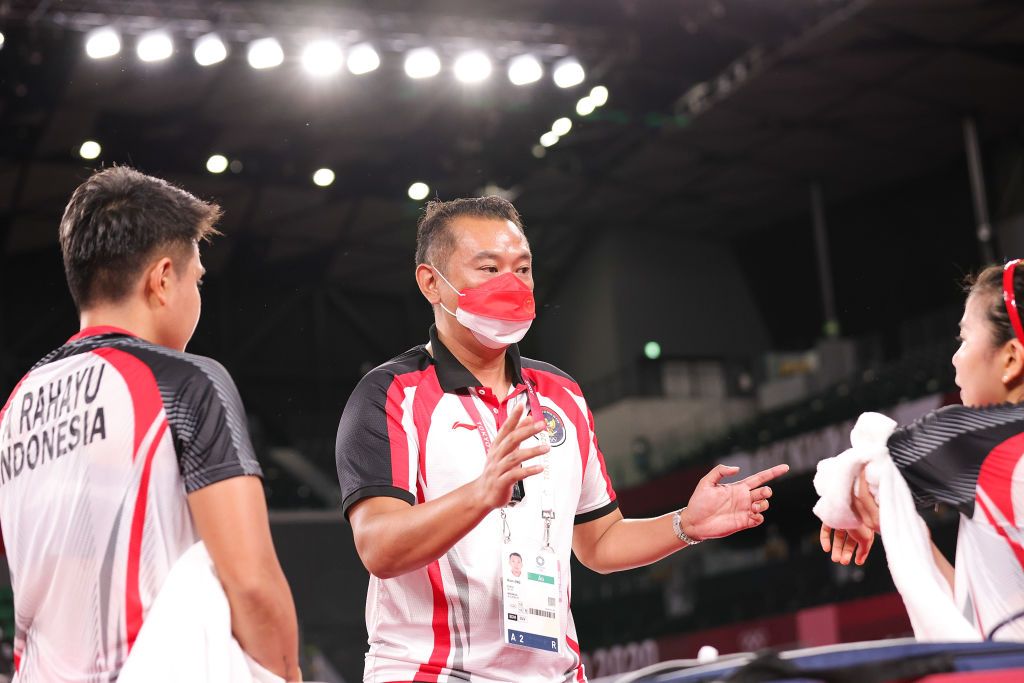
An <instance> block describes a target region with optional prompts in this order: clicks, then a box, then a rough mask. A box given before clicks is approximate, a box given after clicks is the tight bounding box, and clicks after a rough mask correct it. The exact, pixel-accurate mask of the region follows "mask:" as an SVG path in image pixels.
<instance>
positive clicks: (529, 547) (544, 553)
mask: <svg viewBox="0 0 1024 683" xmlns="http://www.w3.org/2000/svg"><path fill="white" fill-rule="evenodd" d="M501 565H502V579H501V585H502V605H503V608H504V609H503V610H502V614H503V616H502V622H503V629H502V630H503V631H504V638H505V644H506V645H507V646H510V647H519V648H527V649H530V650H540V651H542V652H552V653H555V654H557V653H558V651H559V643H560V642H561V640H562V625H561V613H562V610H561V605H560V600H561V594H562V580H561V570H560V567H559V562H558V557H557V556H556V555H555V553H553V552H552V551H551V549H549V548H544V547H543V546H542V545H541V544H540V543H515V542H512V543H506V544H504V545H503V546H502V558H501Z"/></svg>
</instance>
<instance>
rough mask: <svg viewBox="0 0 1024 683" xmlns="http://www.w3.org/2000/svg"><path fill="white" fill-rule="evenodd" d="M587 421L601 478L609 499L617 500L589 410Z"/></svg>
mask: <svg viewBox="0 0 1024 683" xmlns="http://www.w3.org/2000/svg"><path fill="white" fill-rule="evenodd" d="M587 419H588V420H589V422H590V433H591V434H593V437H592V438H593V440H594V450H595V451H597V462H598V464H599V465H600V466H601V476H602V477H604V485H605V487H606V488H607V489H608V498H609V499H611V500H615V489H614V488H612V479H611V477H609V476H608V467H607V465H605V462H604V455H602V454H601V447H600V446H598V445H597V427H596V425H595V424H594V413H592V412H591V411H590V408H587Z"/></svg>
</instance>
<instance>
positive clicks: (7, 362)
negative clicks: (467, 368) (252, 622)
mask: <svg viewBox="0 0 1024 683" xmlns="http://www.w3.org/2000/svg"><path fill="white" fill-rule="evenodd" d="M0 32H2V33H0V390H2V391H0V393H2V394H3V396H4V397H6V396H7V394H8V393H10V391H11V390H12V389H13V387H14V385H15V384H16V382H17V381H18V379H19V378H20V377H21V376H22V375H23V374H24V373H25V372H26V370H27V369H28V368H29V367H31V366H32V364H33V363H35V361H36V360H38V359H39V358H40V357H42V356H43V355H44V354H45V353H46V352H48V351H49V350H51V349H52V348H55V347H57V346H59V345H61V344H62V343H63V342H64V340H66V339H67V338H68V337H69V336H71V335H72V334H73V333H74V332H76V331H77V329H78V324H77V315H76V312H75V309H74V306H73V304H72V301H71V298H70V296H69V295H68V293H67V287H66V283H65V280H64V273H63V269H62V265H61V256H60V251H59V248H58V245H57V226H58V223H59V220H60V217H61V213H62V210H63V207H64V205H65V203H66V202H67V199H68V197H69V196H70V194H71V192H72V191H73V190H74V188H75V187H76V186H77V185H78V184H79V183H80V182H81V181H82V180H84V179H85V178H86V177H87V176H88V175H89V174H90V172H91V171H93V170H94V169H99V168H103V167H109V166H111V165H115V164H124V165H131V166H134V167H136V168H138V169H140V170H141V171H143V172H145V173H151V174H154V175H157V176H160V177H164V178H167V179H168V180H171V181H173V182H175V183H178V184H180V185H181V186H183V187H184V188H186V189H188V190H189V191H190V192H192V193H194V194H196V195H197V196H199V197H201V198H204V199H211V200H214V201H216V202H218V203H219V204H220V205H221V206H223V208H224V211H225V213H224V218H223V221H222V223H221V226H220V227H221V230H222V231H223V233H224V236H223V237H222V238H219V239H216V240H215V241H214V242H213V243H212V244H211V245H209V246H207V247H205V248H204V251H203V260H204V263H205V265H206V267H207V269H208V271H209V272H208V275H207V276H206V279H205V285H204V289H203V313H202V319H201V321H200V323H199V327H198V330H197V332H196V335H195V337H194V338H193V341H192V343H191V345H190V347H189V350H190V351H192V352H195V353H199V354H203V355H209V356H212V357H214V358H216V359H218V360H219V361H221V362H222V363H223V364H224V365H225V366H226V367H227V369H228V370H229V371H230V372H231V374H232V376H233V377H234V378H235V380H236V382H237V384H238V386H239V389H240V392H241V395H242V397H243V399H244V402H245V405H246V410H247V412H248V415H249V423H250V428H251V431H252V434H253V438H254V442H255V443H256V446H257V450H258V455H259V457H260V460H261V462H262V465H263V468H264V472H265V475H266V476H265V488H266V495H267V501H268V503H269V506H270V508H271V522H272V526H273V532H274V537H275V542H276V544H277V551H278V554H279V555H280V558H281V562H282V564H283V566H284V569H285V572H286V574H287V576H288V578H289V581H290V584H291V587H292V590H293V591H294V595H295V600H296V605H297V608H298V614H299V621H300V630H301V638H302V657H303V670H304V672H305V674H306V676H307V678H310V679H313V680H323V681H332V682H335V683H337V682H339V681H348V682H350V683H351V682H352V681H358V680H361V677H362V660H363V654H364V652H365V648H366V630H365V626H364V622H363V610H364V603H365V596H366V590H365V589H366V585H367V573H366V570H365V569H364V568H363V566H362V564H361V563H360V561H359V558H358V557H357V556H356V553H355V549H354V546H353V542H352V533H351V529H350V527H349V526H348V525H347V523H345V522H344V521H343V520H342V517H341V513H340V509H339V502H340V501H339V495H340V494H339V491H338V483H337V477H336V472H335V464H334V443H335V434H336V430H337V425H338V419H339V416H340V414H341V411H342V408H343V406H344V404H345V401H346V399H347V398H348V395H349V393H350V392H351V390H352V388H353V387H354V386H355V384H356V382H357V381H358V380H359V379H360V377H361V376H362V375H363V374H364V373H366V372H367V371H368V370H369V369H371V368H373V367H375V366H376V365H378V364H380V363H382V362H384V361H386V360H387V359H389V358H391V357H392V356H394V355H397V354H398V353H400V352H402V351H404V350H406V349H407V348H409V347H412V346H414V345H416V344H419V343H422V342H424V341H425V340H426V334H427V329H428V327H429V325H430V322H431V319H432V318H431V311H430V308H429V306H428V305H427V304H426V303H425V302H424V301H423V299H422V297H421V295H420V294H419V292H418V290H417V288H416V285H415V282H414V279H413V252H414V243H415V231H416V221H417V218H418V216H419V215H420V212H421V210H422V207H423V205H424V203H425V201H426V200H428V199H430V198H435V197H436V198H441V199H452V198H456V197H463V196H478V195H484V194H498V195H502V196H504V197H506V198H508V199H511V200H512V201H513V202H514V203H515V205H516V207H517V208H518V210H519V211H520V213H521V214H522V216H523V219H524V221H525V224H526V231H527V236H528V237H529V239H530V243H531V247H532V250H533V254H534V259H535V270H536V275H535V277H536V281H537V300H538V303H539V308H538V320H537V323H536V325H535V326H534V328H533V331H532V333H531V334H530V335H529V336H528V337H527V338H526V340H525V341H524V342H523V344H522V349H523V353H524V354H525V355H528V356H531V357H535V358H541V359H544V360H546V361H550V362H552V363H555V364H557V365H558V366H560V367H562V368H563V369H565V370H566V371H568V372H570V373H572V374H573V376H574V377H575V378H576V379H577V380H578V382H579V383H580V385H581V386H582V387H583V389H584V391H585V392H586V395H587V396H588V400H589V402H590V404H591V407H592V409H593V411H594V416H595V419H596V423H597V430H598V435H599V438H600V440H601V446H602V450H603V452H604V454H605V457H606V459H607V465H608V470H609V473H610V475H611V477H612V480H613V481H614V482H615V486H616V490H617V493H618V496H619V501H620V505H621V508H622V510H623V511H624V513H625V514H626V515H627V516H632V517H636V516H649V515H654V514H661V513H665V512H668V511H670V510H673V509H677V508H678V507H680V506H681V505H683V504H685V503H686V500H687V498H688V496H689V494H690V492H691V491H692V490H693V486H694V485H695V483H696V481H697V479H698V478H699V477H700V476H702V475H703V474H704V473H705V472H706V471H707V470H708V469H709V468H710V467H711V466H712V465H713V464H715V463H717V462H725V463H729V464H736V465H740V466H742V467H743V468H744V470H745V471H753V470H755V469H759V468H762V467H766V466H768V465H772V464H777V463H782V462H786V463H789V464H790V465H791V467H792V472H791V473H790V474H789V475H787V476H786V477H785V478H783V479H781V480H780V481H779V482H777V484H775V485H774V489H775V497H774V498H773V500H772V509H771V511H770V512H769V514H768V515H767V517H768V521H767V522H766V524H765V525H764V526H762V527H759V528H757V529H754V530H752V531H748V532H745V533H741V534H737V535H736V536H733V537H731V538H728V539H725V540H720V541H714V542H708V543H704V544H703V545H701V547H700V548H693V549H691V550H689V551H687V552H683V553H679V554H677V555H675V556H672V557H670V558H669V559H666V560H664V561H661V562H658V563H656V564H654V565H652V566H651V567H649V568H645V569H639V570H634V571H629V572H624V573H618V574H611V575H607V576H600V575H597V574H594V573H591V572H589V571H588V570H586V569H584V568H583V567H581V566H574V568H573V592H572V603H573V612H574V615H575V619H576V624H577V627H578V630H579V635H580V638H581V643H582V647H583V650H584V653H585V661H586V662H587V667H588V668H587V672H588V676H589V677H590V678H591V680H596V679H599V678H603V677H615V676H616V675H618V674H623V673H626V672H629V671H634V670H637V669H640V668H642V667H645V666H648V665H651V664H654V663H657V662H662V661H667V660H673V659H690V658H694V657H696V655H697V652H698V649H699V648H700V647H701V646H703V645H711V646H714V647H715V648H717V649H718V650H719V651H720V652H721V653H722V654H726V653H733V652H757V651H760V650H763V649H765V648H773V649H776V650H792V649H796V648H807V647H814V646H827V645H833V644H837V643H848V642H854V641H864V640H874V639H884V638H895V637H902V636H907V635H909V634H910V633H911V630H910V623H909V621H908V619H907V616H906V612H905V610H904V608H903V604H902V602H901V601H900V598H899V595H898V594H897V593H895V589H894V587H893V584H892V581H891V579H890V576H889V572H888V568H887V565H886V561H885V557H884V553H883V551H882V548H881V546H880V544H878V545H876V550H875V551H874V552H873V553H872V556H871V557H870V559H869V561H868V562H867V564H866V565H865V566H863V567H854V566H849V567H844V566H839V565H833V564H832V563H831V562H830V561H829V560H828V558H827V556H826V555H824V554H823V553H822V552H821V550H820V548H819V547H818V540H817V539H818V528H819V522H818V520H817V519H816V518H815V517H814V516H813V515H812V514H811V507H812V505H813V504H814V501H815V499H816V497H815V494H814V490H813V487H812V485H811V479H812V476H813V473H814V470H815V465H816V463H817V461H818V460H819V459H821V458H824V457H829V456H832V455H835V454H836V453H838V452H840V451H842V450H843V449H845V448H846V447H848V445H849V429H850V427H851V425H852V421H853V420H854V419H855V418H856V417H857V416H858V415H859V414H860V413H861V412H862V411H865V410H877V411H882V412H885V413H887V414H889V415H891V416H893V417H894V418H896V419H897V420H898V421H900V422H901V423H902V422H906V421H909V420H912V419H914V418H916V417H918V416H920V415H922V414H923V413H925V412H926V411H928V410H930V409H932V408H935V407H938V406H940V405H943V404H947V403H952V402H956V401H958V400H959V399H958V396H957V394H956V392H955V389H956V387H955V386H954V384H953V368H952V366H951V365H950V356H951V354H952V352H953V350H954V349H955V347H956V342H955V341H954V338H955V336H956V334H957V322H958V320H959V317H960V315H961V312H962V303H963V293H962V290H961V284H962V279H963V277H964V276H965V275H966V274H968V273H970V272H972V271H976V270H977V269H978V268H979V267H980V266H982V265H984V264H987V263H994V262H1001V261H1002V260H1003V259H1005V258H1010V257H1016V256H1024V3H1022V2H1020V0H560V1H558V2H555V1H553V0H523V1H519V2H497V1H495V0H476V1H473V2H471V1H469V0H458V1H440V0H438V1H433V0H425V1H420V2H412V1H410V0H386V1H383V2H366V1H363V2H360V1H357V0H351V1H349V0H346V1H345V2H333V3H332V2H326V1H321V2H314V1H311V0H298V1H296V2H283V3H271V2H248V1H245V0H225V1H223V2H220V1H216V2H203V1H201V0H168V1H166V2H165V1H159V2H157V1H155V0H153V1H143V0H65V1H63V2H61V1H59V0H50V1H46V0H34V1H31V2H30V1H27V0H0ZM267 39H272V40H270V41H268V40H267ZM317 40H320V41H324V40H327V41H328V42H326V43H324V42H319V43H318V42H314V41H317ZM274 41H277V42H274ZM311 44H312V45H313V46H314V49H308V48H309V46H310V45H311ZM431 51H432V52H431ZM467 53H469V56H468V57H467V56H466V54H467ZM524 56H526V57H525V58H524ZM257 67H258V68H257ZM434 72H438V73H436V74H435V75H431V74H432V73H434ZM412 76H417V77H416V78H413V77H412ZM39 512H40V514H44V513H45V502H44V501H40V503H39ZM928 521H929V524H930V526H931V528H932V531H933V534H934V536H935V538H936V539H937V540H938V541H939V543H940V545H941V546H942V547H943V549H944V550H946V551H948V552H950V553H951V552H952V550H953V546H954V544H955V537H956V524H957V516H956V514H955V513H952V512H949V511H941V510H940V511H937V512H932V513H928ZM0 581H2V585H3V587H2V588H0V631H2V634H3V642H2V645H0V647H2V650H0V667H2V668H0V672H10V670H11V638H12V635H13V601H12V595H11V591H10V588H9V581H8V580H7V575H6V571H4V572H3V573H2V574H0ZM3 675H4V674H2V673H0V678H3ZM609 680H613V678H609ZM652 680H653V679H652ZM665 680H668V679H665ZM751 680H753V679H751ZM758 680H762V679H758ZM763 680H769V679H763ZM772 680H773V679H772ZM979 680H980V679H979ZM986 680H989V679H986ZM992 680H1010V679H992Z"/></svg>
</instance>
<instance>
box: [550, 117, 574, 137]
mask: <svg viewBox="0 0 1024 683" xmlns="http://www.w3.org/2000/svg"><path fill="white" fill-rule="evenodd" d="M570 130H572V120H571V119H570V118H569V117H567V116H563V117H562V118H560V119H558V120H556V121H555V122H554V123H552V124H551V132H552V133H554V134H555V135H557V136H558V137H562V136H563V135H565V134H566V133H568V132H569V131H570Z"/></svg>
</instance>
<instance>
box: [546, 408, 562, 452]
mask: <svg viewBox="0 0 1024 683" xmlns="http://www.w3.org/2000/svg"><path fill="white" fill-rule="evenodd" d="M541 412H543V413H544V424H546V425H547V426H548V443H550V444H551V446H552V447H555V446H561V445H562V444H563V443H565V425H564V424H562V418H560V417H558V415H556V414H555V413H553V412H552V411H550V410H548V409H547V408H544V410H543V411H541Z"/></svg>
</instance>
